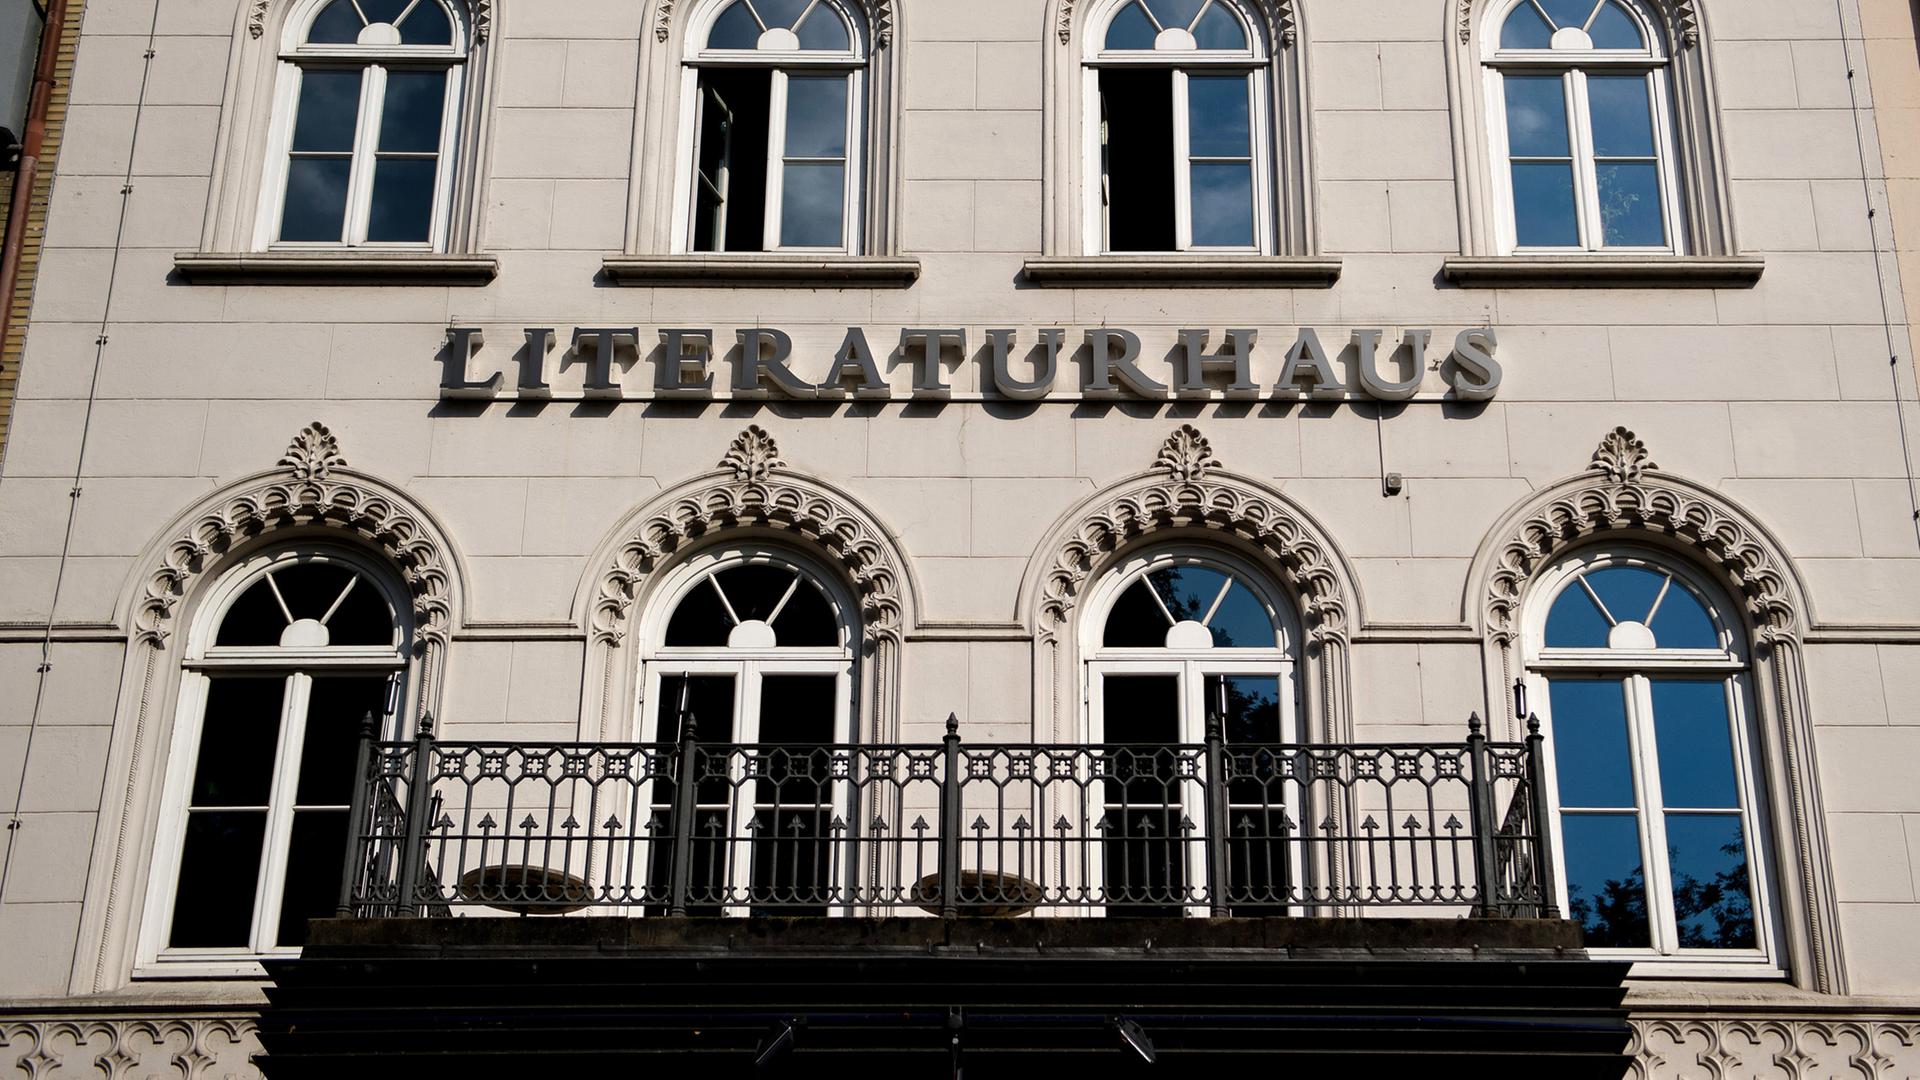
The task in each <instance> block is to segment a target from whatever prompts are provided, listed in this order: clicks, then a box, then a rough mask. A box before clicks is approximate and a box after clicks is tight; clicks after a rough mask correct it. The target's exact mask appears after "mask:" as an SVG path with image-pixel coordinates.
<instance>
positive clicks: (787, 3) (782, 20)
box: [753, 0, 825, 30]
mask: <svg viewBox="0 0 1920 1080" xmlns="http://www.w3.org/2000/svg"><path fill="white" fill-rule="evenodd" d="M811 2H812V0H753V9H754V10H755V11H758V12H759V13H760V18H761V19H763V20H765V22H766V24H767V26H768V27H769V28H771V27H779V28H781V29H783V30H791V29H793V21H794V20H795V19H798V18H799V17H800V16H801V15H802V14H803V13H805V12H806V10H807V5H808V4H809V3H811ZM821 2H822V4H823V5H824V4H825V0H821Z"/></svg>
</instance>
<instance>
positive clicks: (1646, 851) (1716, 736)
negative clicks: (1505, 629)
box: [1528, 550, 1779, 969]
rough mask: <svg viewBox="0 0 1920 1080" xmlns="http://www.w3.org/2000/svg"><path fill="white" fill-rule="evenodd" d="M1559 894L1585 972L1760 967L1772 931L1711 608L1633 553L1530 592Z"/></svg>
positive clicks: (1759, 817)
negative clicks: (1632, 965) (1605, 964)
mask: <svg viewBox="0 0 1920 1080" xmlns="http://www.w3.org/2000/svg"><path fill="white" fill-rule="evenodd" d="M1537 588H1538V590H1539V591H1538V592H1537V593H1536V595H1537V596H1538V597H1539V607H1538V609H1536V610H1535V611H1534V612H1533V614H1532V619H1533V622H1532V625H1533V630H1532V632H1531V638H1530V653H1531V656H1530V659H1529V664H1528V669H1529V671H1528V675H1529V682H1530V684H1531V685H1532V686H1533V687H1534V688H1536V697H1535V700H1536V701H1537V702H1540V703H1543V704H1544V706H1545V707H1544V708H1539V709H1538V710H1537V711H1539V712H1540V713H1541V715H1542V718H1543V720H1544V721H1545V722H1546V725H1547V732H1548V745H1549V758H1550V763H1551V768H1550V776H1551V778H1552V784H1553V788H1554V790H1553V792H1552V796H1553V799H1552V801H1553V804H1554V806H1555V810H1556V815H1555V818H1556V825H1557V827H1558V830H1559V833H1560V842H1559V844H1558V845H1557V850H1558V851H1559V852H1560V855H1561V858H1560V867H1559V873H1560V876H1561V882H1560V885H1561V895H1562V896H1564V897H1566V898H1567V906H1568V910H1569V913H1570V915H1571V917H1572V918H1574V919H1575V920H1577V921H1579V922H1580V923H1582V925H1583V926H1584V928H1585V930H1586V936H1587V945H1588V947H1589V948H1590V949H1592V950H1594V951H1595V952H1596V954H1598V955H1608V956H1620V957H1626V958H1632V959H1637V960H1648V961H1661V962H1671V961H1685V962H1688V963H1691V964H1694V965H1699V964H1701V963H1723V964H1732V965H1742V966H1744V967H1746V968H1749V969H1751V968H1753V967H1755V966H1771V965H1774V964H1776V963H1777V960H1776V959H1775V958H1776V957H1777V956H1778V955H1779V954H1778V947H1777V945H1776V944H1775V940H1774V938H1775V926H1776V924H1777V920H1776V919H1775V918H1774V916H1773V914H1772V907H1771V892H1772V890H1771V880H1770V878H1771V875H1770V873H1769V869H1768V868H1769V866H1770V865H1771V864H1770V861H1769V850H1768V844H1767V827H1766V817H1765V804H1764V800H1763V798H1762V791H1763V788H1762V779H1761V778H1762V774H1763V770H1762V769H1761V768H1760V766H1759V762H1758V761H1757V760H1756V754H1757V753H1758V747H1759V745H1760V743H1759V739H1758V734H1757V731H1756V729H1755V721H1754V706H1753V688H1752V685H1751V669H1750V666H1749V662H1748V659H1747V656H1746V651H1745V643H1744V638H1743V634H1742V631H1741V629H1740V626H1739V624H1738V621H1737V619H1736V618H1735V617H1734V615H1733V610H1732V609H1731V608H1730V606H1729V605H1728V604H1727V603H1726V601H1725V600H1724V598H1722V597H1721V596H1720V595H1719V594H1718V591H1717V590H1715V589H1713V588H1711V587H1710V586H1709V585H1707V584H1706V583H1705V582H1704V581H1702V580H1700V579H1699V578H1698V577H1697V576H1696V575H1694V574H1693V573H1691V571H1689V570H1687V569H1686V568H1684V567H1682V566H1679V565H1677V564H1674V563H1672V562H1670V561H1668V560H1665V559H1663V558H1661V557H1660V556H1658V555H1657V554H1654V553H1651V552H1639V551H1633V550H1622V551H1609V552H1600V553H1589V554H1586V555H1582V556H1578V557H1575V558H1572V559H1569V560H1566V561H1564V562H1562V563H1561V564H1560V565H1559V566H1557V567H1556V568H1554V569H1552V570H1550V571H1549V572H1548V573H1547V574H1546V575H1545V576H1544V577H1543V579H1542V581H1541V583H1540V584H1539V585H1538V586H1537Z"/></svg>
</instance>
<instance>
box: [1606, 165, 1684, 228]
mask: <svg viewBox="0 0 1920 1080" xmlns="http://www.w3.org/2000/svg"><path fill="white" fill-rule="evenodd" d="M1595 171H1596V172H1597V173H1598V175H1599V180H1600V232H1601V235H1602V236H1603V237H1605V238H1606V240H1605V242H1606V245H1607V246H1608V247H1665V246H1666V243H1667V224H1666V221H1665V220H1664V217H1663V215H1662V213H1661V208H1660V172H1659V167H1658V166H1656V165H1654V164H1653V163H1652V162H1646V163H1640V162H1631V163H1625V164H1613V163H1609V162H1604V161H1603V162H1600V163H1599V164H1598V165H1597V166H1596V168H1595Z"/></svg>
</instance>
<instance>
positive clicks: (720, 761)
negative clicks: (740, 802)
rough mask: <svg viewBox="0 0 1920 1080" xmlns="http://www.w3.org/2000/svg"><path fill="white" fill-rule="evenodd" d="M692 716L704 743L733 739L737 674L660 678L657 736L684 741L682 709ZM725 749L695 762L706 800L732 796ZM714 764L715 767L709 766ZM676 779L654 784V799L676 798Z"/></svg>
mask: <svg viewBox="0 0 1920 1080" xmlns="http://www.w3.org/2000/svg"><path fill="white" fill-rule="evenodd" d="M683 709H684V711H685V714H686V715H688V716H691V717H692V718H693V722H694V734H695V735H696V736H697V737H698V739H699V741H700V743H701V744H702V745H710V744H719V743H730V742H732V741H733V737H734V727H733V676H731V675H691V676H689V675H667V676H664V677H662V678H661V680H660V700H659V701H658V702H657V703H656V704H655V705H654V722H655V725H656V726H655V728H654V730H655V731H656V732H657V733H658V737H657V740H656V741H658V742H662V743H668V744H672V743H677V742H679V741H680V717H681V713H682V710H683ZM724 755H725V751H724V750H723V751H720V752H719V753H718V754H716V755H715V756H713V757H712V758H711V759H709V758H707V757H706V756H705V755H703V756H702V757H701V759H700V760H699V761H696V762H695V763H694V764H693V769H694V771H695V772H697V773H699V774H700V780H701V783H700V790H699V791H698V792H697V794H696V798H698V799H699V801H700V802H702V803H724V802H727V801H729V800H730V798H731V796H730V794H729V792H730V791H731V788H732V785H731V784H730V783H729V782H728V780H727V759H726V757H725V756H724ZM707 765H711V766H712V769H711V771H707V770H706V769H705V766H707ZM676 786H677V784H676V781H675V779H673V778H671V777H663V778H662V779H661V780H659V781H658V782H656V783H655V784H654V793H653V801H654V802H655V803H659V804H662V805H670V804H672V802H673V793H674V789H675V787H676Z"/></svg>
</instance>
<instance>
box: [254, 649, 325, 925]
mask: <svg viewBox="0 0 1920 1080" xmlns="http://www.w3.org/2000/svg"><path fill="white" fill-rule="evenodd" d="M285 685H286V694H285V696H286V700H285V701H284V703H283V704H282V705H281V708H280V738H279V741H278V744H277V745H276V746H275V747H274V754H273V763H272V766H271V767H272V769H273V783H272V784H271V786H270V787H269V788H268V793H267V828H266V839H265V843H266V846H267V850H266V851H265V852H264V853H263V854H262V857H261V859H260V877H259V882H258V885H257V887H256V889H255V892H254V901H253V928H252V932H251V933H250V934H249V937H248V940H249V941H251V942H252V947H253V951H254V952H256V953H265V952H269V951H271V950H272V949H273V948H274V947H275V946H277V945H278V944H279V942H278V941H277V940H275V939H276V938H278V937H279V927H280V908H281V904H282V902H283V900H284V897H283V895H282V894H283V892H284V891H285V889H286V876H287V847H288V844H289V842H290V841H291V839H292V832H293V799H294V795H295V792H296V791H297V785H298V781H299V773H300V752H301V750H302V749H303V747H304V745H305V743H304V736H305V733H306V716H307V701H308V698H309V697H310V696H311V693H312V689H313V677H312V676H310V675H307V674H305V673H303V672H294V673H292V674H290V675H288V676H287V677H286V683H285Z"/></svg>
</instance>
